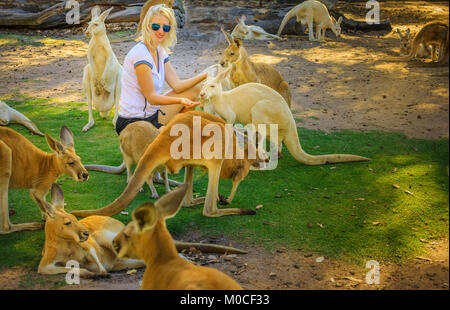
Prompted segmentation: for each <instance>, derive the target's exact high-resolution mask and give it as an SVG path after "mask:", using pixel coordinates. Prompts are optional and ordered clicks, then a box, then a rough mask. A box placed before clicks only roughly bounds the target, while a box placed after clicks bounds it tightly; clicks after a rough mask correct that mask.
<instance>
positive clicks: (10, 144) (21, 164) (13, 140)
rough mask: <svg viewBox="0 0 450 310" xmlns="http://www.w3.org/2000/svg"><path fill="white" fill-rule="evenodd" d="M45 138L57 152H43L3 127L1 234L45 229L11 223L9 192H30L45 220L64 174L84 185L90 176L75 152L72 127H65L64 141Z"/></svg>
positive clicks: (0, 141) (0, 131) (0, 145)
mask: <svg viewBox="0 0 450 310" xmlns="http://www.w3.org/2000/svg"><path fill="white" fill-rule="evenodd" d="M45 137H46V139H47V143H48V145H49V146H50V148H51V149H52V150H53V151H54V152H55V153H53V154H49V153H46V152H43V151H41V150H40V149H38V148H37V147H35V146H34V145H33V144H32V143H31V142H30V141H28V140H27V139H26V138H25V137H24V136H22V135H21V134H19V133H17V132H16V131H14V130H12V129H9V128H0V171H1V174H0V207H1V209H0V225H1V226H0V234H7V233H11V232H14V231H20V230H35V229H41V228H42V226H43V224H42V223H27V224H11V222H10V220H9V212H8V190H9V189H25V188H27V189H30V194H31V198H32V199H33V200H34V202H36V204H37V205H38V206H39V208H40V210H41V213H42V216H43V217H44V218H45V217H46V213H47V212H46V205H47V204H48V203H47V202H46V201H45V195H47V192H48V191H49V189H50V187H51V186H52V184H53V183H54V182H55V181H56V180H57V179H58V178H59V177H60V176H61V175H62V174H67V175H69V176H71V177H73V178H74V179H75V180H76V181H78V182H84V181H86V180H87V179H88V177H89V175H88V172H87V171H86V169H85V168H84V166H83V164H82V163H81V159H80V157H78V155H77V154H76V153H75V148H74V143H73V135H72V132H71V131H70V130H69V128H67V127H66V126H63V127H61V131H60V139H61V142H58V141H56V140H55V139H53V138H52V137H50V136H49V135H48V134H46V135H45Z"/></svg>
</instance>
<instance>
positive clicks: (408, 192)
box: [405, 190, 414, 195]
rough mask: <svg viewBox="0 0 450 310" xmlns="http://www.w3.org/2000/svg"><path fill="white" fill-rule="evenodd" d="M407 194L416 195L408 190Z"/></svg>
mask: <svg viewBox="0 0 450 310" xmlns="http://www.w3.org/2000/svg"><path fill="white" fill-rule="evenodd" d="M405 193H407V194H410V195H414V194H413V193H411V192H410V191H408V190H406V191H405Z"/></svg>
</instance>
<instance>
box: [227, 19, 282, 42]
mask: <svg viewBox="0 0 450 310" xmlns="http://www.w3.org/2000/svg"><path fill="white" fill-rule="evenodd" d="M245 18H246V17H245V15H242V16H241V18H240V19H239V17H237V16H236V22H237V25H236V27H234V29H233V31H232V32H231V37H232V38H233V39H234V38H238V39H241V40H273V39H275V40H286V39H284V38H281V37H279V36H277V35H274V34H270V33H267V32H266V31H265V30H264V29H263V28H261V27H259V26H255V25H251V26H247V25H246V24H245Z"/></svg>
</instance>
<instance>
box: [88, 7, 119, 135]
mask: <svg viewBox="0 0 450 310" xmlns="http://www.w3.org/2000/svg"><path fill="white" fill-rule="evenodd" d="M112 9H113V8H109V9H108V10H106V11H104V12H103V13H102V14H101V15H100V16H99V13H100V8H99V7H98V6H95V7H94V8H92V11H91V13H92V20H91V21H90V22H89V26H88V27H87V29H86V32H85V34H86V36H87V37H91V40H90V41H89V46H88V51H87V58H88V61H89V63H88V64H87V65H86V66H85V67H84V71H83V89H84V92H85V94H86V97H87V102H88V108H89V122H88V123H87V124H86V125H85V126H84V127H83V131H88V130H89V129H90V128H91V127H92V126H94V117H93V115H92V107H94V108H95V109H97V111H99V113H100V116H101V117H102V118H107V117H108V115H109V112H110V110H111V109H112V107H114V106H115V114H114V118H113V121H112V123H113V125H115V124H116V120H117V117H118V116H119V114H118V111H119V100H120V92H121V83H122V66H121V65H120V63H119V61H118V60H117V58H116V55H115V54H114V51H113V50H112V48H111V44H110V43H109V40H108V37H107V36H106V27H105V23H104V22H105V19H106V17H107V16H108V15H109V13H110V12H111V10H112Z"/></svg>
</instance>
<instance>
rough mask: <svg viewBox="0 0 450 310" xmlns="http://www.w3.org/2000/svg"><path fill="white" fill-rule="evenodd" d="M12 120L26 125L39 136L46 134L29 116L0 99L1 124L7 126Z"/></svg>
mask: <svg viewBox="0 0 450 310" xmlns="http://www.w3.org/2000/svg"><path fill="white" fill-rule="evenodd" d="M10 122H13V123H19V124H21V125H24V126H25V127H26V128H27V129H28V130H29V131H30V132H31V133H33V134H35V135H39V136H44V134H43V133H42V132H41V131H40V130H39V129H38V128H37V126H36V125H35V124H34V123H33V122H32V121H30V119H29V118H28V117H26V116H25V115H23V114H22V113H20V112H19V111H16V110H14V109H13V108H11V107H10V106H8V105H7V104H6V103H4V102H3V101H1V100H0V125H2V126H6V125H8V124H9V123H10Z"/></svg>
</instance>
